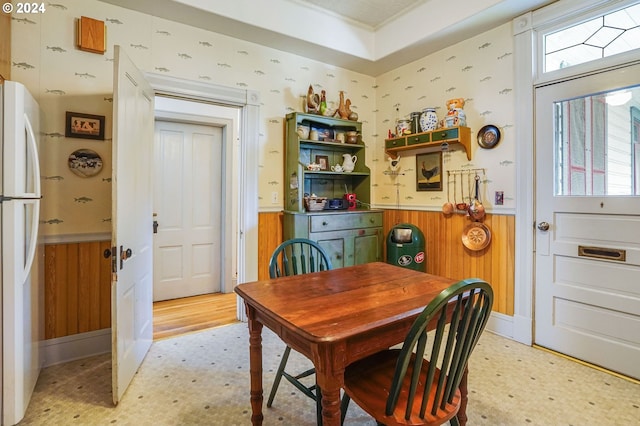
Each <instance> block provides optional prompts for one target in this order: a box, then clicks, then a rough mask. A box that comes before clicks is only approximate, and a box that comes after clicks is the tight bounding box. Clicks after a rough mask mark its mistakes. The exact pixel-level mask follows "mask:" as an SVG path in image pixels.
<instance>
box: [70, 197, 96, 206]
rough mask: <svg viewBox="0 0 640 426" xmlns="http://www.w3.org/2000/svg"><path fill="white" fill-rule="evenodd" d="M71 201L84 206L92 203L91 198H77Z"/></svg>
mask: <svg viewBox="0 0 640 426" xmlns="http://www.w3.org/2000/svg"><path fill="white" fill-rule="evenodd" d="M73 201H75V202H76V203H82V204H86V203H88V202H90V201H93V198H89V197H78V198H74V199H73Z"/></svg>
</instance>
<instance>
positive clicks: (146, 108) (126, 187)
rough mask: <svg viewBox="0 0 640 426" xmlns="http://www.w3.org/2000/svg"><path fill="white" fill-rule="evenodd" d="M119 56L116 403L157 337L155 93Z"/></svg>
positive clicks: (117, 50) (115, 214)
mask: <svg viewBox="0 0 640 426" xmlns="http://www.w3.org/2000/svg"><path fill="white" fill-rule="evenodd" d="M114 56H115V64H114V84H113V86H114V87H113V91H114V93H113V104H114V110H113V188H112V234H113V235H112V246H113V248H114V250H112V251H113V253H112V261H114V262H115V268H114V273H113V282H112V285H111V309H112V313H111V334H112V349H111V350H112V356H111V357H112V376H113V379H112V382H113V386H112V393H113V402H114V403H115V404H117V403H118V401H120V399H121V398H122V395H123V394H124V392H125V391H126V389H127V387H128V386H129V383H130V382H131V379H133V376H134V374H135V373H136V371H137V370H138V367H139V366H140V364H141V363H142V361H143V359H144V357H145V355H146V354H147V351H148V350H149V347H150V346H151V342H152V339H153V312H152V306H153V301H152V285H153V253H152V249H153V246H152V235H153V227H152V213H153V212H152V207H153V204H152V202H153V200H152V190H153V187H152V182H151V177H152V176H151V175H152V167H151V161H152V158H153V122H154V108H153V103H154V93H153V90H152V89H151V87H150V86H149V84H148V83H147V82H146V81H145V79H144V76H143V75H142V73H141V72H140V71H139V70H138V69H137V68H136V67H135V65H134V64H133V62H131V60H130V59H129V58H128V57H127V55H126V54H125V53H124V52H123V51H122V50H121V49H120V48H119V46H116V47H115V55H114Z"/></svg>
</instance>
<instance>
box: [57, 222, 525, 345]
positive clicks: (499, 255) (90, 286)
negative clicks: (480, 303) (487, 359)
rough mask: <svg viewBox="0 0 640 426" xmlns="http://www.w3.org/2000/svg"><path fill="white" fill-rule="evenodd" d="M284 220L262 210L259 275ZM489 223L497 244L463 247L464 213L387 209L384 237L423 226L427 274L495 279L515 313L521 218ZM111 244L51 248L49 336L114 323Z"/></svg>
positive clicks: (500, 308)
mask: <svg viewBox="0 0 640 426" xmlns="http://www.w3.org/2000/svg"><path fill="white" fill-rule="evenodd" d="M282 219H283V214H282V212H274V213H271V212H267V213H260V214H259V220H258V228H259V232H258V235H259V237H258V279H267V278H269V258H270V257H271V253H273V251H274V249H275V248H276V247H277V246H278V244H280V243H281V242H282ZM483 222H484V224H485V225H487V226H488V227H489V228H490V229H491V244H490V245H489V246H488V247H487V248H485V249H484V250H481V251H476V252H474V251H471V250H468V249H467V248H465V247H464V246H463V245H462V241H461V236H462V232H463V230H464V228H465V227H466V226H467V225H468V224H469V223H470V221H469V219H468V218H467V217H466V216H464V215H451V216H448V217H446V216H444V215H443V214H442V213H440V212H428V211H416V210H386V211H385V213H384V235H385V238H386V235H387V234H388V233H389V230H390V229H391V228H392V227H393V226H395V225H397V224H399V223H411V224H413V225H415V226H417V227H418V228H420V229H421V230H422V232H423V233H424V235H425V244H426V259H427V272H429V273H432V274H436V275H442V276H445V277H450V278H454V279H463V278H469V277H478V278H481V279H483V280H485V281H487V282H489V283H491V285H492V286H493V289H494V292H495V298H494V308H493V310H494V311H495V312H499V313H502V314H505V315H509V316H512V315H513V300H514V299H513V297H514V258H515V248H514V247H515V217H514V216H504V215H491V214H489V215H487V216H486V218H485V219H484V221H483ZM109 245H110V242H109V241H101V242H79V243H64V244H48V245H47V246H46V247H45V264H46V268H45V269H46V270H45V273H46V275H45V334H46V339H53V338H57V337H63V336H69V335H73V334H77V333H83V332H89V331H95V330H100V329H104V328H110V327H111V274H110V270H109V266H110V265H109V259H105V258H104V256H103V252H104V250H105V249H108V248H109ZM384 246H385V248H386V242H385V244H384ZM384 258H385V259H386V255H385V257H384Z"/></svg>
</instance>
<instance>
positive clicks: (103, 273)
mask: <svg viewBox="0 0 640 426" xmlns="http://www.w3.org/2000/svg"><path fill="white" fill-rule="evenodd" d="M110 245H111V242H110V241H91V242H78V243H61V244H47V245H45V291H44V295H45V301H44V311H45V339H54V338H57V337H64V336H70V335H73V334H78V333H85V332H89V331H96V330H101V329H104V328H110V327H111V259H110V258H109V259H107V258H105V257H104V255H103V253H104V251H105V250H107V249H109V248H110Z"/></svg>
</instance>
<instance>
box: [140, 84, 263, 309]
mask: <svg viewBox="0 0 640 426" xmlns="http://www.w3.org/2000/svg"><path fill="white" fill-rule="evenodd" d="M145 77H146V79H147V81H148V82H149V84H151V87H152V88H153V89H154V90H155V93H156V96H165V97H168V98H176V99H181V100H184V101H192V102H201V103H206V104H213V105H220V106H226V107H230V108H235V109H237V110H238V116H239V117H240V123H239V126H238V128H239V134H238V141H237V143H236V144H234V147H233V154H232V155H231V157H233V160H232V161H233V162H232V163H231V164H233V165H234V167H235V169H236V170H237V179H236V180H234V183H233V186H236V188H237V191H236V194H237V200H235V203H236V206H237V210H235V212H236V215H235V216H236V218H235V219H236V220H237V222H236V224H237V225H236V226H237V229H236V235H237V237H236V238H230V240H232V241H234V242H236V243H237V245H236V246H235V248H234V249H233V253H234V255H235V257H236V260H237V261H236V265H237V266H236V267H237V276H236V277H235V281H233V284H232V286H235V285H236V284H240V283H244V282H249V281H255V280H257V279H258V170H259V169H258V152H259V149H258V148H259V118H260V106H259V105H260V94H259V92H257V91H254V90H246V89H236V88H231V87H226V86H221V85H216V84H210V83H201V82H198V81H191V80H183V79H179V78H175V77H168V76H164V75H158V74H155V73H147V74H146V75H145ZM233 189H234V188H231V191H233ZM225 247H227V246H226V245H225ZM232 270H233V269H232ZM232 290H233V289H232V288H226V284H225V292H227V291H228V292H230V291H232ZM240 302H241V301H240V300H238V303H237V306H236V315H237V317H238V319H239V320H242V321H246V315H245V312H244V305H243V304H242V303H240Z"/></svg>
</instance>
